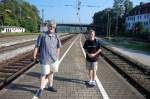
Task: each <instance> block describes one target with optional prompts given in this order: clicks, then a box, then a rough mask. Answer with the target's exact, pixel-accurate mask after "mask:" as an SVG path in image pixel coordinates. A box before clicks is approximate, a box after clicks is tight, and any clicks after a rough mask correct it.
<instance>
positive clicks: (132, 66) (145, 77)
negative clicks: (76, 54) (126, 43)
mask: <svg viewBox="0 0 150 99" xmlns="http://www.w3.org/2000/svg"><path fill="white" fill-rule="evenodd" d="M101 56H102V57H104V59H105V60H106V61H107V62H108V63H110V64H111V66H113V68H115V69H116V70H117V71H118V72H119V73H120V74H121V75H122V76H123V77H124V78H125V79H126V80H127V81H128V82H130V83H131V84H132V85H133V86H134V87H135V88H136V89H137V90H138V91H139V92H140V93H142V94H143V95H144V96H145V97H146V99H149V97H150V67H149V66H145V65H143V64H141V63H139V62H137V61H135V60H133V59H131V58H129V57H127V56H125V55H123V54H121V53H119V52H117V51H115V50H113V49H112V48H110V47H107V46H104V45H102V52H101Z"/></svg>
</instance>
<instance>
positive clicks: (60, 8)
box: [25, 0, 150, 24]
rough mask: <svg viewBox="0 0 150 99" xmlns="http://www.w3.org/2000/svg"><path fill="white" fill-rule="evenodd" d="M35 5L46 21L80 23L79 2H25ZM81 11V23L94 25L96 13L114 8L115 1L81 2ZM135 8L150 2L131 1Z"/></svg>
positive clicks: (43, 0)
mask: <svg viewBox="0 0 150 99" xmlns="http://www.w3.org/2000/svg"><path fill="white" fill-rule="evenodd" d="M25 1H27V2H29V3H30V4H32V5H35V6H36V7H37V8H38V10H39V15H40V16H42V13H41V12H42V9H43V10H44V14H43V15H44V20H50V19H54V20H56V22H57V23H79V20H78V18H79V17H78V16H77V14H76V13H77V0H25ZM80 1H81V9H80V11H79V15H80V23H84V24H89V23H92V20H93V19H92V17H93V15H94V13H95V12H98V11H101V10H103V9H105V8H112V6H113V3H114V0H80ZM130 1H132V2H133V6H135V5H139V3H140V2H145V3H146V2H150V0H130Z"/></svg>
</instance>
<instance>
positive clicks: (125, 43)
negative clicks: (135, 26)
mask: <svg viewBox="0 0 150 99" xmlns="http://www.w3.org/2000/svg"><path fill="white" fill-rule="evenodd" d="M105 40H106V41H108V42H110V43H112V44H114V45H117V46H121V47H124V48H130V49H134V50H141V51H150V43H148V42H140V41H133V40H131V39H129V38H111V39H110V40H108V39H105Z"/></svg>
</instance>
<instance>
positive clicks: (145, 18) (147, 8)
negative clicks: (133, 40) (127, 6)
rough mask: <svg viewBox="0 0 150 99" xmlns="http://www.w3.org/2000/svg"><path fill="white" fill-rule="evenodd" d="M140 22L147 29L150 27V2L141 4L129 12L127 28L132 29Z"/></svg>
mask: <svg viewBox="0 0 150 99" xmlns="http://www.w3.org/2000/svg"><path fill="white" fill-rule="evenodd" d="M138 22H142V23H143V24H144V28H145V29H150V2H149V3H145V4H140V5H139V6H136V7H135V8H133V9H132V10H131V11H130V12H129V14H128V15H127V17H126V22H125V23H126V30H127V31H128V30H132V29H133V28H134V27H135V25H136V24H137V23H138Z"/></svg>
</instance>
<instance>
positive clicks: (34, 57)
mask: <svg viewBox="0 0 150 99" xmlns="http://www.w3.org/2000/svg"><path fill="white" fill-rule="evenodd" d="M38 50H39V48H38V47H35V48H34V53H33V59H34V60H36V59H37V57H36V56H37V53H38Z"/></svg>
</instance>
